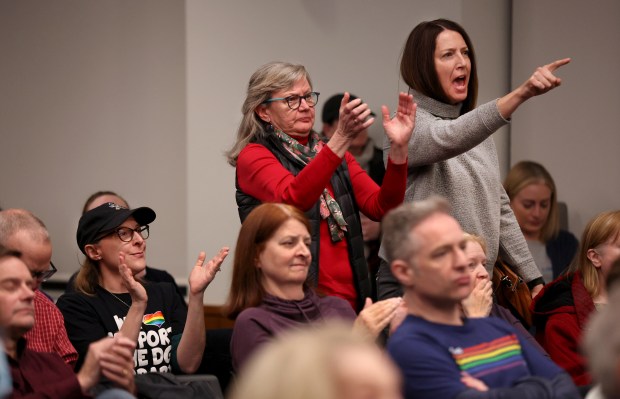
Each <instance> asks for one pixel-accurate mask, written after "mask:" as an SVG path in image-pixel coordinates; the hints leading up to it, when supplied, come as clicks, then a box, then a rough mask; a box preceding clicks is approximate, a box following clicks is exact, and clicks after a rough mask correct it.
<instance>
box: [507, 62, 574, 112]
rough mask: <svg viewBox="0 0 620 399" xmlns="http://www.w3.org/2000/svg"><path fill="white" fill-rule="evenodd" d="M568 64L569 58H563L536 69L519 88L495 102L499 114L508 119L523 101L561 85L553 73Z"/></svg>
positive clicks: (560, 81)
mask: <svg viewBox="0 0 620 399" xmlns="http://www.w3.org/2000/svg"><path fill="white" fill-rule="evenodd" d="M569 62H570V58H564V59H561V60H557V61H553V62H552V63H550V64H547V65H544V66H542V67H538V68H536V70H535V71H534V73H533V74H532V76H530V77H529V79H528V80H526V81H525V82H524V83H523V84H522V85H521V86H519V87H517V88H516V89H514V90H513V91H511V92H510V93H508V94H506V95H505V96H504V97H502V98H500V99H499V100H497V107H498V108H499V112H500V114H501V115H502V116H503V117H504V118H505V119H510V118H511V117H512V114H513V113H514V112H515V111H516V110H517V108H519V106H520V105H521V104H523V103H524V102H525V101H527V100H529V99H530V98H532V97H534V96H539V95H541V94H545V93H546V92H548V91H550V90H553V89H555V88H556V87H558V86H559V85H560V84H562V79H560V78H558V77H557V76H555V75H554V72H555V71H556V70H557V69H558V68H560V67H562V66H564V65H566V64H568V63H569Z"/></svg>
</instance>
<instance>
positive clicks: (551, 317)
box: [532, 211, 620, 385]
mask: <svg viewBox="0 0 620 399" xmlns="http://www.w3.org/2000/svg"><path fill="white" fill-rule="evenodd" d="M618 258H620V211H614V212H603V213H601V214H599V215H598V216H596V217H595V218H594V219H592V220H591V221H590V222H589V223H588V225H587V226H586V228H585V230H584V232H583V235H582V236H581V245H580V247H579V252H578V253H577V257H576V258H575V261H574V262H573V264H572V265H571V268H570V270H569V273H568V274H567V275H564V276H560V277H559V278H557V279H556V280H555V281H553V282H552V283H550V284H547V285H546V286H545V288H544V289H543V291H541V292H540V294H538V296H536V298H534V302H533V303H532V310H533V315H534V325H535V326H536V339H538V342H540V344H541V345H542V347H543V348H545V350H546V351H547V353H549V355H550V356H551V359H553V361H554V362H556V363H557V364H558V365H559V366H560V367H562V368H564V370H566V371H567V372H568V373H569V374H570V375H571V377H572V378H573V381H574V382H575V384H577V385H588V384H590V383H591V382H592V379H591V376H590V373H589V372H588V369H587V365H586V359H585V357H584V356H583V354H582V353H581V350H580V345H581V340H582V334H583V332H584V330H585V328H586V325H587V322H588V319H589V317H590V316H591V315H592V314H593V313H595V311H596V310H597V309H600V308H602V307H604V306H606V304H607V290H606V289H605V284H604V282H605V279H606V276H607V273H608V272H609V269H610V267H611V265H612V264H613V262H614V261H615V260H617V259H618Z"/></svg>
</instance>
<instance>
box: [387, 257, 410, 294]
mask: <svg viewBox="0 0 620 399" xmlns="http://www.w3.org/2000/svg"><path fill="white" fill-rule="evenodd" d="M390 269H391V270H392V274H393V275H394V277H396V280H398V282H399V283H400V284H401V285H402V286H403V287H408V288H411V287H413V285H414V280H415V279H414V273H413V269H412V268H411V266H409V264H408V263H407V262H405V261H404V260H399V259H397V260H394V261H392V264H391V265H390Z"/></svg>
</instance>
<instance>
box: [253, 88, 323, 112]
mask: <svg viewBox="0 0 620 399" xmlns="http://www.w3.org/2000/svg"><path fill="white" fill-rule="evenodd" d="M319 94H321V93H318V92H316V91H313V92H311V93H308V94H306V95H305V96H298V95H296V94H295V95H292V96H288V97H276V98H270V99H269V100H265V101H263V104H267V103H272V102H274V101H282V100H284V101H286V104H287V105H288V107H289V108H290V109H292V110H295V109H297V108H299V107H300V106H301V100H302V99H303V100H306V104H308V106H309V107H311V108H312V107H314V106H315V105H316V103H317V102H319Z"/></svg>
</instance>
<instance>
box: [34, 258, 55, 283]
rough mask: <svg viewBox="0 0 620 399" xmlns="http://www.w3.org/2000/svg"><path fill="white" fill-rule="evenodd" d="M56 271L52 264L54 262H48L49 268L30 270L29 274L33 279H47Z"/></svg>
mask: <svg viewBox="0 0 620 399" xmlns="http://www.w3.org/2000/svg"><path fill="white" fill-rule="evenodd" d="M57 271H58V269H56V266H54V264H53V263H52V262H50V269H48V270H45V271H42V272H31V273H30V275H31V276H32V278H33V279H35V280H37V281H47V280H48V279H49V278H50V277H52V276H53V275H54V273H56V272H57Z"/></svg>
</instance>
